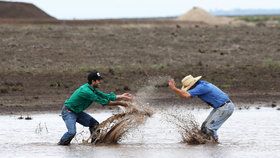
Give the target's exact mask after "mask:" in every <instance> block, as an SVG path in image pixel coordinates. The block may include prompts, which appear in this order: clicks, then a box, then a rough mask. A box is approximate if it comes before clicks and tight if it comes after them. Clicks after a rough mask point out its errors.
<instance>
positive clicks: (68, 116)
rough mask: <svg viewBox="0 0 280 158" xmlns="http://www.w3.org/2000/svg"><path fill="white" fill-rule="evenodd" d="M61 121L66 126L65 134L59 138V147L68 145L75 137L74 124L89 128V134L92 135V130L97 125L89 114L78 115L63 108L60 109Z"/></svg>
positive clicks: (81, 113)
mask: <svg viewBox="0 0 280 158" xmlns="http://www.w3.org/2000/svg"><path fill="white" fill-rule="evenodd" d="M61 115H62V119H63V121H64V122H65V124H66V127H67V130H68V131H67V132H66V133H65V134H64V135H63V136H62V137H61V139H60V141H59V145H69V144H70V142H71V140H72V139H73V138H74V137H75V135H76V122H78V123H79V124H81V125H83V126H85V127H89V128H90V132H91V133H92V131H93V129H92V128H95V127H97V125H98V124H99V123H98V121H96V120H95V119H94V118H93V117H91V116H90V115H89V114H87V113H85V112H80V113H74V112H72V111H70V110H69V109H67V108H66V107H65V106H63V108H62V112H61Z"/></svg>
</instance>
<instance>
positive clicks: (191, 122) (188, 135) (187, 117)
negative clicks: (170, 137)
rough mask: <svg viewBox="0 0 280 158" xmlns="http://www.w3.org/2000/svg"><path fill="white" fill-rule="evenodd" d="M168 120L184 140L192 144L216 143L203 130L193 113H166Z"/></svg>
mask: <svg viewBox="0 0 280 158" xmlns="http://www.w3.org/2000/svg"><path fill="white" fill-rule="evenodd" d="M165 115H166V117H165V119H166V121H167V122H169V123H171V124H173V125H175V126H176V127H177V129H178V132H179V133H180V134H181V136H182V142H184V143H188V144H190V145H195V144H205V143H215V141H214V140H213V139H212V138H211V137H209V136H207V135H205V134H204V133H202V132H201V130H200V126H199V123H198V122H197V121H196V120H195V117H194V116H193V115H192V114H191V113H188V114H181V113H166V114H165Z"/></svg>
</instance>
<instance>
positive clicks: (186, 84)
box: [181, 75, 202, 91]
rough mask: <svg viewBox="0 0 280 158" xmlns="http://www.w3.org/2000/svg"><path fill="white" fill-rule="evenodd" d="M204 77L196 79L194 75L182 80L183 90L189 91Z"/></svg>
mask: <svg viewBox="0 0 280 158" xmlns="http://www.w3.org/2000/svg"><path fill="white" fill-rule="evenodd" d="M201 77H202V76H198V77H196V78H194V77H193V76H192V75H188V76H186V77H184V78H183V79H182V88H181V89H182V90H183V91H187V90H189V89H190V88H191V87H192V86H193V85H194V84H195V83H196V82H197V81H198V80H199V79H200V78H201Z"/></svg>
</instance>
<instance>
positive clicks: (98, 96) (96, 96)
mask: <svg viewBox="0 0 280 158" xmlns="http://www.w3.org/2000/svg"><path fill="white" fill-rule="evenodd" d="M114 100H116V94H115V93H113V92H111V93H108V94H107V93H104V92H102V91H100V90H98V89H96V88H93V87H92V86H90V85H89V84H88V83H86V84H84V85H82V86H81V87H79V88H78V89H77V90H76V91H75V92H74V93H73V94H72V95H71V96H70V98H69V99H67V100H66V101H65V102H64V105H65V106H66V107H67V108H68V109H70V110H72V111H73V112H75V113H79V112H82V111H84V110H85V109H86V108H88V107H89V106H90V105H91V104H92V103H93V102H97V103H99V104H101V105H107V104H108V103H109V102H110V101H114Z"/></svg>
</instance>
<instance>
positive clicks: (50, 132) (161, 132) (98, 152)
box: [0, 106, 280, 158]
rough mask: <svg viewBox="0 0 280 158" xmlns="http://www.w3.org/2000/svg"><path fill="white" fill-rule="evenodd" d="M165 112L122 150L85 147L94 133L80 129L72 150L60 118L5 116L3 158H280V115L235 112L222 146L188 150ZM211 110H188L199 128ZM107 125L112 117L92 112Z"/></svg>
mask: <svg viewBox="0 0 280 158" xmlns="http://www.w3.org/2000/svg"><path fill="white" fill-rule="evenodd" d="M170 109H172V107H171V106H170V107H169V108H166V109H162V112H160V111H158V112H157V111H155V113H154V114H153V115H152V117H150V118H149V119H147V120H146V122H145V124H143V125H140V126H139V127H138V128H136V129H133V130H131V131H129V132H128V133H127V134H126V135H125V137H123V138H122V139H121V140H120V142H119V144H117V145H102V146H93V145H84V144H82V140H83V139H87V138H88V137H89V131H88V129H87V128H84V127H82V126H80V125H78V124H77V136H76V138H75V139H73V141H72V143H71V145H70V146H57V145H56V143H57V142H58V141H59V139H60V137H61V136H62V135H63V133H64V132H65V131H66V127H65V125H64V122H63V121H62V119H61V117H60V116H59V114H58V113H57V114H54V113H50V114H32V115H30V116H31V117H32V120H25V119H18V117H19V116H18V115H11V116H9V115H0V120H1V121H0V149H1V150H0V155H1V157H42V158H44V157H67V158H69V157H73V158H74V157H78V156H79V157H104V158H109V157H110V158H112V157H124V158H126V157H141V158H142V157H143V156H144V157H145V156H146V157H149V158H153V157H155V158H156V157H163V158H165V157H166V158H170V157H171V158H172V157H176V158H178V157H201V158H203V157H205V158H206V157H207V158H208V157H230V158H231V157H232V158H235V157H277V156H279V155H280V117H279V113H280V111H279V110H275V109H273V108H261V109H259V110H258V109H254V108H252V109H250V110H236V111H235V112H234V113H233V115H232V116H231V117H230V118H229V119H228V121H226V123H225V124H224V125H223V126H222V127H221V128H220V130H219V131H218V134H219V138H220V139H219V141H220V143H219V144H202V145H188V144H187V143H181V142H182V137H181V135H180V133H179V131H178V129H177V128H176V127H175V126H174V125H172V124H171V123H170V122H167V121H163V120H164V119H165V117H166V116H165V115H164V113H163V112H164V111H166V110H170ZM210 110H211V109H207V110H206V109H197V110H188V109H187V108H184V106H181V107H180V108H179V109H177V111H179V112H180V113H192V114H193V116H194V117H195V118H196V120H197V121H198V123H199V124H201V123H202V122H203V121H204V119H205V118H206V117H207V115H208V114H209V112H210ZM90 114H91V115H92V116H93V117H94V118H96V119H97V120H98V121H100V122H102V121H104V120H105V119H107V118H108V117H110V116H112V112H110V111H105V112H102V113H100V112H98V113H90Z"/></svg>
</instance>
